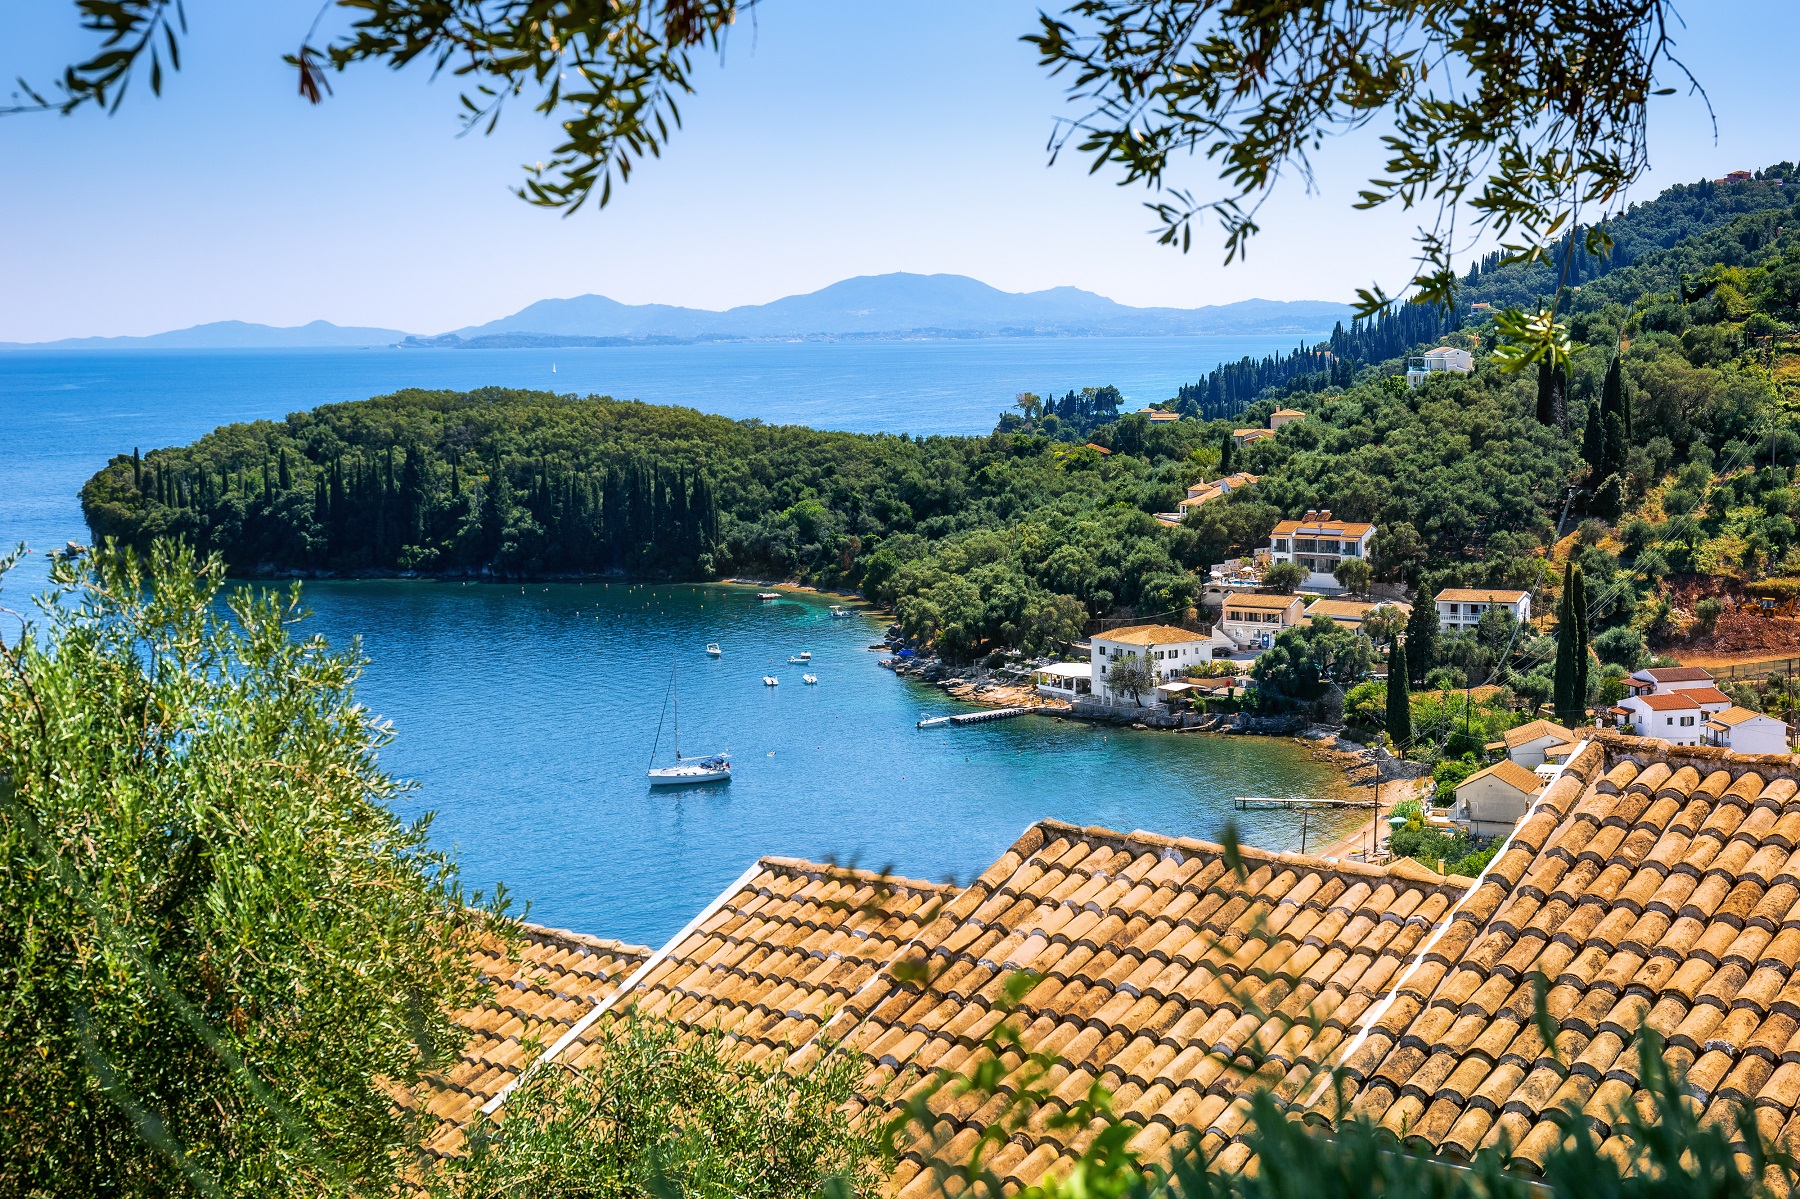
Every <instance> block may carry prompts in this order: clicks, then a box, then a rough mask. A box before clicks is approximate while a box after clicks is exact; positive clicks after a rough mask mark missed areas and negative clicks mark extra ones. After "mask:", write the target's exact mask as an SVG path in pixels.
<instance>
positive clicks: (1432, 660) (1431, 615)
mask: <svg viewBox="0 0 1800 1199" xmlns="http://www.w3.org/2000/svg"><path fill="white" fill-rule="evenodd" d="M1437 643H1438V615H1437V604H1435V603H1433V602H1432V601H1431V600H1430V599H1428V598H1426V596H1425V594H1424V589H1423V588H1421V589H1420V593H1419V602H1418V603H1416V604H1414V605H1413V610H1412V615H1411V616H1408V617H1407V618H1406V669H1407V673H1408V674H1409V675H1411V677H1412V678H1413V680H1414V681H1416V682H1421V683H1422V682H1424V681H1425V676H1426V675H1428V674H1430V673H1431V668H1432V667H1433V666H1435V665H1437V653H1438V650H1437Z"/></svg>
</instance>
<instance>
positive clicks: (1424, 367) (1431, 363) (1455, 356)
mask: <svg viewBox="0 0 1800 1199" xmlns="http://www.w3.org/2000/svg"><path fill="white" fill-rule="evenodd" d="M1443 371H1449V372H1451V373H1452V374H1458V375H1472V374H1474V373H1475V355H1473V354H1471V353H1469V351H1467V350H1458V349H1456V348H1454V347H1452V346H1439V347H1438V348H1437V349H1435V350H1427V351H1425V353H1424V354H1422V355H1420V356H1419V357H1417V358H1408V359H1407V360H1406V385H1407V386H1408V387H1417V386H1418V385H1419V384H1421V383H1423V382H1425V380H1427V379H1429V378H1430V377H1431V376H1432V375H1435V374H1438V373H1440V372H1443Z"/></svg>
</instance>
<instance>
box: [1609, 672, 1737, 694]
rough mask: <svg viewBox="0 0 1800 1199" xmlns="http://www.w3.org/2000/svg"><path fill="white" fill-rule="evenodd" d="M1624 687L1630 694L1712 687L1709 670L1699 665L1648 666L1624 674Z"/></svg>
mask: <svg viewBox="0 0 1800 1199" xmlns="http://www.w3.org/2000/svg"><path fill="white" fill-rule="evenodd" d="M1625 687H1626V690H1627V691H1628V692H1629V693H1630V694H1632V695H1651V694H1655V693H1657V692H1662V693H1667V692H1670V691H1689V690H1692V689H1694V688H1697V687H1705V688H1712V687H1713V677H1712V672H1711V671H1710V670H1706V669H1704V668H1702V667H1699V666H1650V667H1646V668H1645V669H1643V670H1634V671H1632V672H1631V674H1630V675H1628V676H1626V679H1625ZM1715 689H1716V688H1715Z"/></svg>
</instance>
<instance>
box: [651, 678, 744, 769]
mask: <svg viewBox="0 0 1800 1199" xmlns="http://www.w3.org/2000/svg"><path fill="white" fill-rule="evenodd" d="M671 708H673V711H674V717H675V719H674V732H675V764H674V765H673V766H658V765H656V751H657V749H658V747H660V746H661V745H662V721H661V720H658V721H657V722H656V740H655V741H654V742H653V743H652V744H651V746H650V766H649V768H648V769H646V770H645V771H644V775H645V777H646V778H648V779H649V780H650V785H651V786H652V787H686V786H691V785H697V784H700V783H728V782H730V781H731V754H730V753H716V754H701V755H700V756H698V757H693V758H685V757H683V756H682V754H681V669H680V664H679V661H678V660H677V661H671V662H670V663H669V690H668V693H667V694H666V695H664V696H663V711H664V712H669V711H670V709H671Z"/></svg>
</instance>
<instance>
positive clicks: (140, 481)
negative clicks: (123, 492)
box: [131, 446, 144, 491]
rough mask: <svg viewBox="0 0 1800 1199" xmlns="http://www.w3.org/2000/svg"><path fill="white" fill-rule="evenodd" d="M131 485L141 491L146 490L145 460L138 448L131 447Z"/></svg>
mask: <svg viewBox="0 0 1800 1199" xmlns="http://www.w3.org/2000/svg"><path fill="white" fill-rule="evenodd" d="M131 485H132V486H133V487H135V488H137V489H138V490H139V491H142V490H143V489H144V460H143V458H142V457H140V456H139V454H138V451H137V447H136V446H132V447H131Z"/></svg>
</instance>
